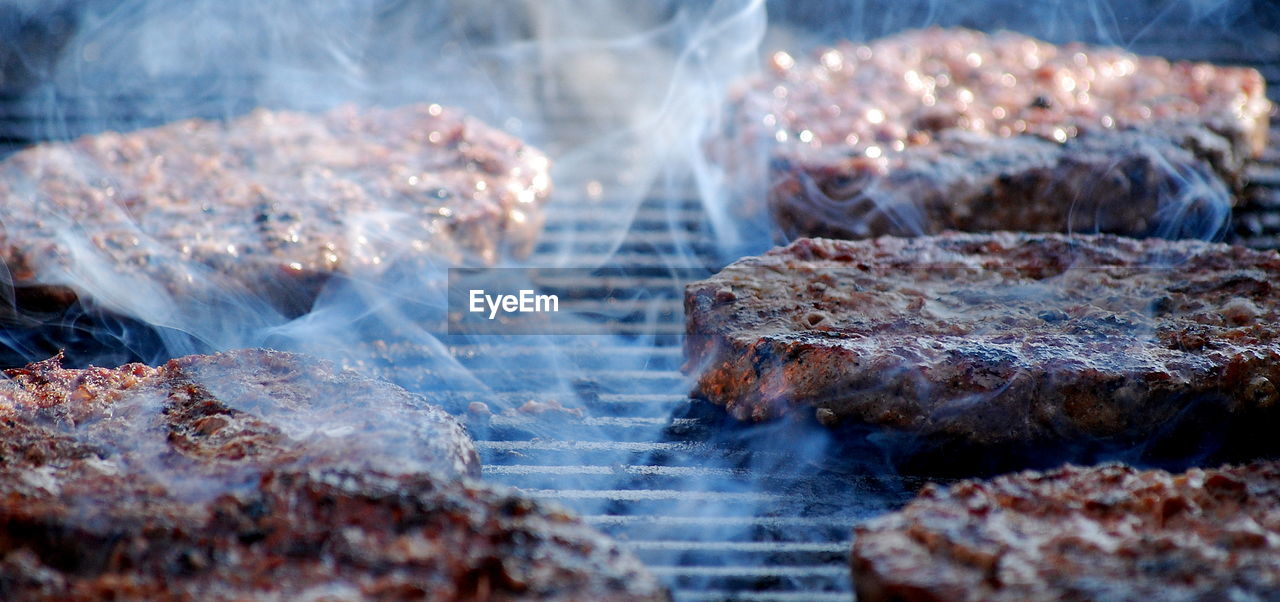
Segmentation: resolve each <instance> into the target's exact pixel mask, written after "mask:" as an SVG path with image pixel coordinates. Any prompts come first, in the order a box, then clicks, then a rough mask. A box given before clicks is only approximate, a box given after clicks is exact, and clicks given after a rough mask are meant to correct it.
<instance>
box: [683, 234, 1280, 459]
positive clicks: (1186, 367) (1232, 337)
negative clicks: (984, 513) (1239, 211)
mask: <svg viewBox="0 0 1280 602" xmlns="http://www.w3.org/2000/svg"><path fill="white" fill-rule="evenodd" d="M1277 282H1280V254H1277V253H1276V252H1274V251H1257V250H1251V249H1245V248H1240V247H1233V246H1228V245H1223V244H1213V243H1204V242H1200V241H1168V240H1162V239H1144V240H1138V239H1130V238H1123V237H1116V236H1111V235H1089V236H1085V235H1075V236H1072V235H1060V234H1025V233H1023V234H1019V233H1007V232H1006V233H992V234H962V233H950V234H944V235H939V236H927V237H917V238H893V237H883V238H878V239H873V240H865V241H840V240H827V239H800V240H798V241H796V242H794V243H792V244H791V245H790V246H787V247H781V248H777V249H774V250H772V251H770V252H768V253H765V254H764V255H761V256H758V257H748V258H745V259H742V260H739V261H737V262H735V263H733V264H730V265H729V266H728V267H726V268H725V269H724V270H722V271H721V272H720V273H719V274H716V275H715V276H712V277H711V278H709V279H707V280H703V281H700V282H695V283H693V284H690V285H689V286H688V287H687V288H686V291H685V316H686V320H687V331H686V332H687V337H686V342H685V356H686V366H685V368H686V370H687V371H690V372H692V373H693V374H694V375H695V376H696V378H697V383H696V386H695V388H694V390H693V395H694V396H696V397H700V398H705V399H707V400H710V401H711V402H713V403H716V404H719V405H721V406H724V407H725V408H726V409H727V410H728V411H729V412H730V413H731V414H732V415H733V416H736V417H738V418H740V419H742V420H766V419H771V418H777V417H780V416H783V415H787V414H799V415H802V416H816V417H817V419H818V420H820V421H822V422H823V423H826V424H829V425H832V426H836V425H841V424H869V425H873V426H875V427H878V428H882V429H884V430H885V431H886V432H897V433H908V434H910V435H911V436H912V437H915V436H920V437H921V438H922V439H928V438H937V439H939V440H945V441H954V442H959V443H964V444H976V445H979V446H986V445H1004V444H1018V445H1023V444H1025V445H1032V446H1036V447H1039V448H1041V449H1043V448H1049V447H1052V446H1053V445H1054V444H1057V443H1082V442H1091V441H1097V440H1112V441H1145V440H1147V437H1149V436H1151V435H1152V434H1154V433H1156V432H1158V431H1160V430H1162V429H1166V428H1169V427H1170V426H1171V424H1173V423H1174V422H1175V421H1177V420H1186V419H1190V418H1191V417H1192V416H1201V414H1200V413H1202V412H1203V413H1205V414H1204V415H1203V416H1209V415H1212V416H1215V419H1217V420H1222V421H1224V422H1223V424H1222V425H1221V426H1224V427H1225V426H1228V425H1236V426H1256V427H1258V428H1260V429H1264V430H1265V429H1266V428H1270V427H1268V426H1267V425H1272V426H1274V425H1277V424H1280V408H1277V406H1278V405H1280V404H1277V401H1280V390H1278V389H1277V384H1280V295H1278V294H1277V291H1276V288H1275V287H1276V284H1275V283H1277ZM1203 416H1202V417H1203ZM1199 430H1204V429H1199ZM1206 434H1209V435H1218V434H1219V433H1206ZM1267 439H1268V440H1274V438H1270V437H1268V438H1267ZM1273 447H1274V445H1273Z"/></svg>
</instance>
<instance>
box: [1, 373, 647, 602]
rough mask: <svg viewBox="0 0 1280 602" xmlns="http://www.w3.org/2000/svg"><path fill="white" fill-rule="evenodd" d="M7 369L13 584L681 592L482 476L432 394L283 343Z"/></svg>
mask: <svg viewBox="0 0 1280 602" xmlns="http://www.w3.org/2000/svg"><path fill="white" fill-rule="evenodd" d="M8 375H9V380H7V381H3V382H0V417H2V418H3V419H2V420H0V531H2V532H3V533H4V537H3V538H0V597H3V598H5V599H32V598H40V599H68V598H71V599H102V598H126V599H137V598H148V599H154V598H158V597H159V598H168V597H176V598H194V599H243V598H246V597H263V598H271V599H300V598H314V597H323V596H331V597H337V598H343V599H347V598H385V597H414V596H416V597H428V598H431V599H455V598H479V599H490V598H494V599H512V598H517V597H519V598H525V597H528V598H577V599H581V598H588V597H589V598H604V599H608V598H629V597H637V598H642V599H643V598H648V599H661V598H662V597H663V596H664V593H663V592H662V590H661V588H660V587H659V586H658V585H657V584H656V581H655V580H654V579H653V578H652V577H650V576H649V575H648V574H647V573H645V572H644V570H643V568H642V567H641V565H640V564H639V562H638V561H636V560H635V559H634V558H632V557H630V556H628V555H626V554H623V553H622V552H621V551H620V550H619V548H617V546H616V545H615V544H613V543H612V542H611V541H609V540H608V539H607V538H605V537H604V536H602V535H600V534H599V533H597V532H595V531H593V530H591V529H590V528H588V527H586V526H585V525H583V524H582V523H581V522H580V521H579V520H577V519H576V518H574V517H572V516H570V515H568V514H567V513H565V512H563V511H561V510H558V509H556V508H553V507H548V506H545V505H542V504H539V503H535V502H533V501H530V500H528V499H526V498H523V497H521V496H519V495H517V494H515V493H513V492H511V491H508V490H505V489H501V488H497V487H492V486H488V485H483V484H481V483H479V482H476V481H473V480H471V479H470V477H474V476H476V475H478V473H479V463H478V457H477V455H476V451H475V448H474V446H473V444H472V442H471V439H470V437H468V436H467V434H466V433H465V432H464V431H463V429H462V427H461V426H460V425H459V424H458V423H457V422H456V421H454V420H453V419H452V418H451V417H449V416H448V415H447V414H445V413H444V412H443V411H442V410H440V409H439V408H437V407H435V406H432V405H429V404H427V403H426V402H425V401H424V400H423V399H422V398H421V397H419V396H416V395H413V394H410V393H408V392H406V391H404V390H403V389H401V388H399V387H396V386H394V385H390V384H387V383H384V382H381V381H375V380H372V379H368V378H365V377H363V376H360V375H358V374H356V373H354V372H349V371H335V370H334V369H333V367H332V366H331V365H330V364H328V363H327V362H321V361H318V360H313V359H309V358H305V357H303V356H297V355H293V354H287V353H281V352H273V351H260V350H258V351H253V350H251V351H238V352H231V353H224V354H218V355H213V356H190V357H185V358H180V359H176V360H172V361H170V362H169V363H167V364H165V365H162V366H160V367H157V368H152V367H147V366H143V365H140V364H130V365H126V366H122V367H120V368H115V369H104V368H88V369H79V370H73V369H63V368H61V367H60V366H59V363H58V360H57V358H55V359H52V360H47V361H44V362H39V363H34V364H31V365H28V366H27V367H25V368H22V369H18V370H11V371H9V372H8Z"/></svg>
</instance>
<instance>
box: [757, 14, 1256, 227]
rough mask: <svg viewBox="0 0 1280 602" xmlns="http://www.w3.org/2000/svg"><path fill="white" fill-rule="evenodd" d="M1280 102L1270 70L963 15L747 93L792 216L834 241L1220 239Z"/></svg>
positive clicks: (839, 54)
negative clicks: (1088, 41) (993, 29)
mask: <svg viewBox="0 0 1280 602" xmlns="http://www.w3.org/2000/svg"><path fill="white" fill-rule="evenodd" d="M1270 110H1271V104H1270V102H1268V101H1267V99H1266V95H1265V82H1264V80H1263V78H1262V76H1261V75H1260V74H1259V73H1258V72H1257V71H1256V70H1253V69H1246V68H1238V67H1219V66H1214V65H1209V64H1204V63H1170V62H1169V61H1166V60H1164V59H1160V58H1153V57H1140V56H1136V55H1133V54H1131V53H1128V52H1124V51H1121V50H1119V49H1112V48H1097V47H1090V46H1085V45H1081V44H1069V45H1065V46H1055V45H1053V44H1049V43H1045V42H1041V41H1039V40H1036V39H1033V38H1030V37H1026V36H1023V35H1019V34H1014V33H1008V32H1002V33H998V34H993V35H987V34H983V33H979V32H975V31H969V30H963V29H928V30H919V31H909V32H905V33H901V34H898V35H895V36H892V37H889V38H885V39H882V40H879V41H876V42H873V43H871V44H869V45H865V46H863V45H855V44H852V43H842V44H840V45H837V46H835V47H831V48H824V49H820V50H818V51H817V52H815V53H814V56H813V57H812V58H801V59H794V58H792V57H791V56H789V55H787V54H785V53H778V54H775V55H774V57H773V60H772V69H771V71H770V72H768V73H767V74H766V75H764V76H762V77H761V79H760V80H759V81H757V82H755V83H754V86H752V87H751V89H750V91H749V92H747V93H745V94H743V95H742V96H741V97H740V98H739V99H738V101H737V103H736V111H737V112H738V114H739V118H738V121H737V123H738V137H739V138H738V139H739V140H743V139H744V137H745V138H747V139H759V138H765V139H768V140H769V141H770V143H771V144H772V143H773V142H775V141H776V142H777V145H776V146H775V147H774V156H773V161H772V163H771V168H770V173H769V179H770V185H769V187H770V192H769V207H770V210H771V212H772V215H773V216H774V218H775V220H776V222H777V224H778V226H780V227H781V229H782V231H783V232H784V233H785V234H786V235H788V236H790V237H795V236H829V237H834V238H865V237H873V236H879V235H884V234H891V235H898V236H911V235H918V234H933V233H938V232H941V231H943V230H948V229H956V230H966V231H989V230H1020V231H1068V230H1069V231H1072V232H1112V233H1119V234H1129V235H1159V236H1164V237H1209V236H1211V235H1213V234H1214V233H1216V231H1217V230H1218V229H1219V228H1222V227H1224V226H1225V224H1226V215H1227V209H1228V208H1229V207H1230V205H1231V204H1232V203H1233V192H1236V191H1238V190H1239V188H1240V187H1241V186H1242V182H1243V180H1242V179H1243V174H1244V168H1245V165H1246V163H1247V162H1248V161H1249V160H1251V159H1253V158H1256V157H1257V156H1258V155H1259V154H1260V153H1261V152H1262V150H1263V148H1264V147H1265V144H1266V135H1267V121H1268V114H1269V112H1270Z"/></svg>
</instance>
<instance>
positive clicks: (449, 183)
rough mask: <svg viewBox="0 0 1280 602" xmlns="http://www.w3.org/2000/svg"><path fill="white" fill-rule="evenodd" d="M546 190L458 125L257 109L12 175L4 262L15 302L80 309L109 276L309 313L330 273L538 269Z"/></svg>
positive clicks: (20, 167)
mask: <svg viewBox="0 0 1280 602" xmlns="http://www.w3.org/2000/svg"><path fill="white" fill-rule="evenodd" d="M550 187H551V184H550V180H549V162H548V160H547V158H546V156H545V155H543V154H542V153H541V152H540V151H538V150H537V149H535V148H532V147H530V146H528V145H526V144H524V143H523V142H522V141H520V140H518V139H516V138H514V137H512V136H510V135H508V134H506V133H504V132H502V131H499V130H497V129H494V128H492V127H490V126H487V125H485V124H484V123H481V122H480V121H479V120H477V119H475V118H472V117H469V116H466V115H464V114H462V113H461V112H459V111H456V110H454V109H448V108H443V107H440V106H439V105H427V104H419V105H408V106H403V107H397V108H392V109H383V108H367V109H358V108H355V107H352V106H343V107H339V108H336V109H333V110H330V111H328V112H326V113H322V114H311V113H299V112H291V111H272V110H267V109H258V110H255V111H253V112H251V113H249V114H247V115H243V116H240V117H237V118H235V119H232V120H230V121H227V122H225V123H223V122H214V121H205V120H198V119H195V120H187V121H179V122H176V123H171V124H167V125H163V126H159V127H153V128H148V129H142V130H137V131H133V132H126V133H118V132H104V133H101V134H95V135H89V136H84V137H82V138H80V139H78V140H76V141H73V142H66V143H64V142H50V143H44V144H40V145H37V146H34V147H31V148H28V149H25V150H23V151H20V152H18V153H16V154H14V155H13V156H11V157H9V158H7V159H5V160H4V161H3V162H0V223H3V224H4V226H5V229H4V233H3V234H2V235H0V236H3V239H2V241H3V244H0V259H2V260H3V261H4V263H5V265H6V266H7V267H8V268H9V270H10V272H11V273H12V274H13V279H14V282H15V284H17V285H18V286H19V287H28V288H35V287H40V286H44V287H46V288H62V289H70V290H71V292H73V293H85V292H86V291H84V290H82V289H83V288H84V287H85V285H86V282H85V281H86V280H89V279H90V278H88V277H84V276H83V274H85V273H93V274H97V273H98V272H102V271H104V270H107V271H115V272H118V273H119V274H120V276H119V278H121V279H144V280H148V281H150V282H153V283H155V284H156V285H158V286H157V289H158V290H161V291H167V292H168V293H170V294H173V295H175V296H178V297H182V296H184V295H193V294H199V293H200V292H201V291H202V290H203V289H202V287H210V288H214V289H223V290H226V289H234V290H243V291H246V292H247V293H249V294H253V295H258V296H261V297H263V298H265V299H266V300H267V302H268V303H270V304H272V305H275V306H277V307H280V308H282V309H284V310H285V311H287V312H290V313H300V312H305V311H306V309H307V308H308V307H309V306H310V303H311V301H312V300H313V298H314V296H315V295H316V293H317V291H318V289H319V287H320V286H321V285H323V283H324V282H325V281H326V280H327V279H328V278H329V277H330V276H331V275H333V274H349V275H352V276H356V277H362V278H363V277H373V276H376V275H377V274H379V273H381V272H382V271H383V270H385V269H386V268H387V267H388V266H389V265H391V264H393V263H395V262H397V261H419V262H430V261H435V262H446V263H452V264H456V263H486V264H489V263H493V262H495V261H497V260H498V259H499V258H500V257H501V256H502V254H503V253H510V254H511V255H514V256H517V257H519V256H523V255H526V254H528V253H529V252H530V251H531V250H532V248H533V244H534V242H535V240H536V238H537V236H538V234H539V233H540V231H541V229H542V223H543V214H542V205H543V203H544V202H545V201H546V198H547V195H548V193H549V191H550ZM88 262H94V263H88ZM77 275H80V277H77ZM63 297H64V298H65V296H63ZM46 298H56V297H54V296H46Z"/></svg>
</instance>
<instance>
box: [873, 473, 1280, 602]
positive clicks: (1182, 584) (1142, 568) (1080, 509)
mask: <svg viewBox="0 0 1280 602" xmlns="http://www.w3.org/2000/svg"><path fill="white" fill-rule="evenodd" d="M1277 499H1280V465H1277V464H1276V463H1274V462H1264V463H1257V464H1252V465H1249V466H1239V467H1231V466H1227V467H1223V468H1219V469H1213V470H1205V469H1198V468H1197V469H1191V470H1189V471H1187V472H1185V473H1182V474H1171V473H1168V472H1165V471H1162V470H1137V469H1134V468H1129V467H1125V466H1117V465H1104V466H1099V467H1094V468H1076V467H1071V466H1067V467H1064V468H1061V469H1057V470H1053V471H1049V472H1045V473H1039V472H1024V473H1020V474H1013V475H1007V476H1001V477H998V478H995V479H992V480H989V481H963V482H961V483H958V484H956V485H953V486H951V487H950V488H947V489H943V488H940V487H937V486H934V485H929V486H926V487H925V489H924V490H923V491H922V492H921V493H920V496H919V497H918V498H917V499H916V500H915V501H913V502H911V503H910V504H908V505H907V506H906V507H905V508H904V509H902V510H901V511H898V512H894V513H892V514H888V515H885V516H882V517H879V518H876V519H873V520H871V521H870V522H868V523H866V524H864V525H862V526H859V527H858V529H857V532H856V535H855V539H854V544H853V555H852V565H853V582H854V586H855V587H856V589H857V592H858V599H859V600H864V601H867V602H874V601H877V600H899V601H905V600H1063V599H1066V600H1269V599H1274V598H1275V595H1276V592H1277V591H1280V507H1277V505H1276V500H1277Z"/></svg>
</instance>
